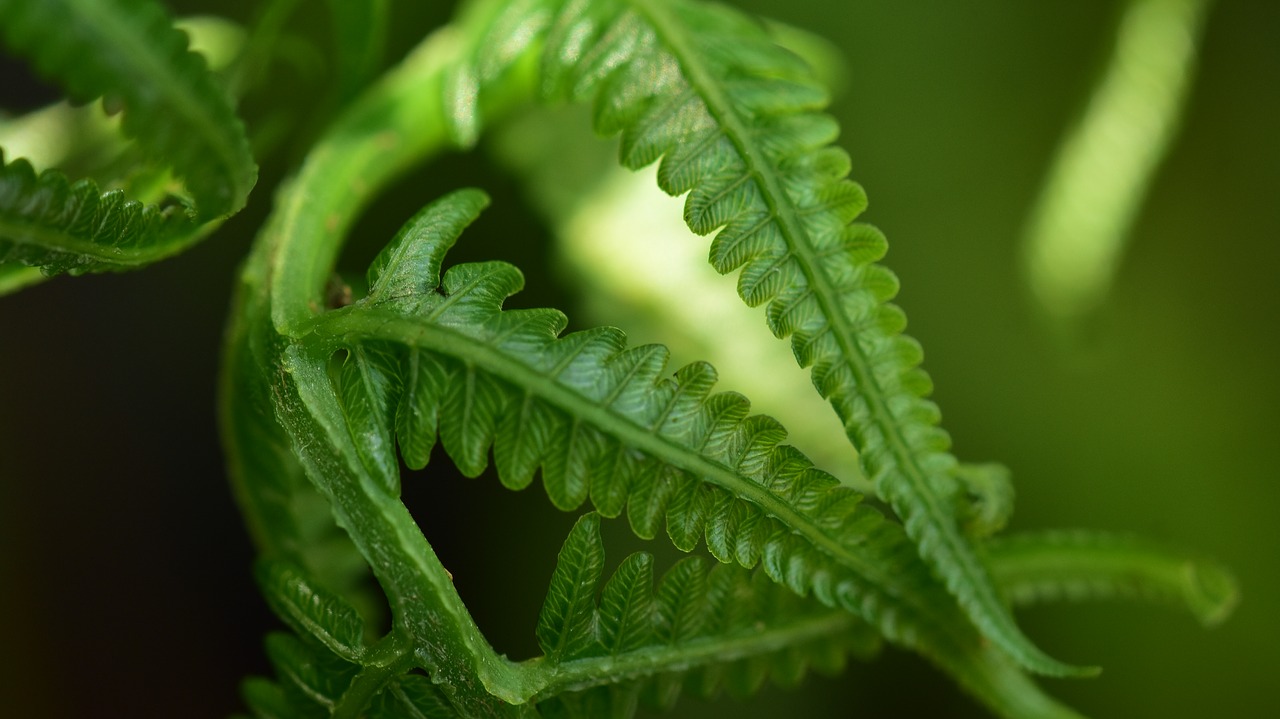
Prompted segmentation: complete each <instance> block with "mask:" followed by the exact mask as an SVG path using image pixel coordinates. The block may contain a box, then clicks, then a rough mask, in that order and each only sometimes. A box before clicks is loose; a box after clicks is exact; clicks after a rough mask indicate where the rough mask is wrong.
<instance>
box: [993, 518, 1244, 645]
mask: <svg viewBox="0 0 1280 719" xmlns="http://www.w3.org/2000/svg"><path fill="white" fill-rule="evenodd" d="M987 551H988V553H989V556H990V560H991V571H992V573H993V574H994V575H995V577H996V580H997V581H998V582H999V583H1000V587H1001V588H1002V589H1003V590H1004V592H1005V594H1007V595H1008V596H1009V598H1010V599H1011V600H1012V601H1014V602H1016V603H1019V604H1027V603H1032V602H1040V601H1047V600H1054V599H1067V600H1081V599H1095V598H1096V599H1106V598H1111V597H1121V598H1131V599H1147V600H1157V601H1165V602H1170V603H1174V604H1181V605H1183V606H1184V607H1186V609H1187V610H1188V611H1190V612H1191V614H1192V615H1193V616H1195V618H1196V619H1198V620H1199V621H1200V623H1201V624H1204V625H1205V626H1213V625H1215V624H1218V623H1220V622H1222V621H1223V620H1225V619H1226V618H1227V617H1228V616H1229V615H1230V614H1231V612H1232V610H1234V609H1235V606H1236V604H1237V603H1238V602H1239V600H1240V589H1239V586H1238V585H1237V584H1236V580H1235V577H1233V576H1232V575H1231V573H1230V572H1228V571H1227V570H1226V569H1225V568H1224V567H1222V566H1220V565H1218V564H1217V563H1214V562H1210V561H1207V560H1204V559H1196V558H1192V557H1189V556H1186V555H1184V554H1179V553H1177V552H1172V551H1170V550H1167V549H1163V548H1161V547H1159V546H1157V545H1155V544H1153V543H1151V542H1147V541H1143V540H1140V539H1136V538H1134V537H1125V536H1118V535H1114V534H1107V533H1104V532H1094V531H1084V530H1077V531H1056V532H1037V533H1034V534H1012V535H1006V536H1003V537H999V538H996V539H993V540H991V541H990V542H989V543H988V544H987Z"/></svg>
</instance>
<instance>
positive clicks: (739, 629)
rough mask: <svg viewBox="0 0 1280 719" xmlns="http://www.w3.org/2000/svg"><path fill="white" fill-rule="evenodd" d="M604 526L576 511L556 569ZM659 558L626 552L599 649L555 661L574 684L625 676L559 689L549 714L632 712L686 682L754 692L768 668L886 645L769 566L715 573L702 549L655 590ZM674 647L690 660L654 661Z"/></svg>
mask: <svg viewBox="0 0 1280 719" xmlns="http://www.w3.org/2000/svg"><path fill="white" fill-rule="evenodd" d="M599 528H600V521H599V518H598V516H597V515H595V514H587V515H584V516H583V517H582V518H580V519H579V520H578V523H577V524H576V525H575V526H574V529H573V531H572V532H571V533H570V535H569V538H568V539H567V540H566V542H565V548H564V550H562V551H561V554H560V563H559V564H558V565H557V567H556V574H557V576H560V575H561V574H562V572H566V571H567V572H576V571H577V567H576V566H573V567H568V568H566V567H565V566H564V564H565V563H566V562H575V561H577V550H576V549H575V547H578V548H581V547H595V546H597V545H598V543H599V541H600V538H599ZM652 567H653V558H652V556H650V555H649V554H647V553H644V552H641V553H637V554H632V555H631V556H629V557H627V558H626V559H624V560H623V562H622V564H621V565H620V566H619V567H618V569H617V571H615V572H614V574H613V576H611V577H610V578H609V580H608V582H606V583H605V586H604V589H603V591H602V592H601V595H600V604H599V608H598V610H597V612H596V613H597V615H598V617H599V621H598V622H597V623H595V624H594V625H593V629H594V630H595V635H596V639H597V641H594V642H591V643H589V644H588V645H589V646H590V647H591V651H590V652H588V653H586V654H583V655H581V656H579V657H577V658H576V659H573V660H568V661H561V662H557V663H558V665H559V666H556V667H555V668H554V670H553V671H554V673H555V676H557V677H561V681H559V682H557V684H563V685H566V686H568V687H573V686H575V685H581V684H587V685H589V684H592V683H597V684H598V683H603V682H606V681H609V680H612V681H614V682H617V681H618V680H619V679H622V680H624V681H622V682H621V683H611V684H608V685H606V686H596V687H593V688H591V689H587V690H584V691H578V692H574V693H569V694H565V693H563V692H559V693H557V696H556V697H555V698H554V699H550V700H546V701H543V702H541V703H540V704H539V707H538V708H539V710H540V711H541V712H542V713H543V716H573V717H577V716H582V717H602V716H611V717H630V716H632V715H633V714H634V713H635V710H636V707H637V706H638V705H639V704H640V703H641V702H643V703H646V704H649V705H650V706H656V707H669V706H670V705H671V704H672V703H674V701H675V699H676V697H677V696H678V695H679V693H680V691H681V688H682V686H684V685H685V684H688V685H690V686H691V687H692V688H693V689H694V691H695V692H696V693H699V694H701V695H703V696H710V695H713V694H715V693H716V692H718V691H720V690H721V689H722V688H723V689H727V690H728V691H729V692H730V693H731V694H734V695H735V696H746V695H749V694H752V693H754V692H755V691H756V690H758V689H759V687H760V685H761V684H762V683H763V682H764V681H765V680H766V679H767V678H769V677H770V676H772V677H773V678H774V679H775V681H777V682H779V683H781V684H784V685H790V684H794V683H796V682H798V681H799V680H800V678H801V677H802V676H803V675H804V674H805V673H807V672H808V670H809V669H810V668H811V667H812V668H815V669H818V670H821V671H827V672H830V671H837V670H839V669H840V668H842V667H843V666H844V662H845V660H846V659H847V657H849V656H851V655H852V656H857V657H859V658H868V657H869V656H871V655H872V654H873V653H874V652H875V651H876V650H877V649H878V646H879V642H878V638H877V637H876V635H875V634H874V632H871V631H870V628H869V627H868V626H867V625H866V624H864V623H862V622H860V621H858V620H857V619H855V618H854V617H852V616H851V615H849V614H848V613H846V612H843V611H841V610H838V609H837V610H833V609H829V608H826V607H824V606H822V605H821V604H818V603H815V602H812V601H806V600H804V599H802V598H801V597H799V596H797V595H796V594H795V593H793V592H790V591H788V590H787V589H786V588H784V587H781V586H779V585H778V584H777V583H776V582H773V581H772V580H770V579H769V578H768V577H767V576H766V575H765V574H764V573H763V572H760V571H756V572H754V573H752V572H749V571H747V570H744V569H742V568H739V567H735V566H732V565H717V566H716V567H715V568H714V569H713V570H711V572H710V574H709V575H708V573H707V571H706V568H705V565H704V561H703V560H702V559H701V558H698V557H688V558H686V559H684V560H682V561H681V562H679V563H677V564H676V565H675V566H674V567H672V568H671V569H670V570H669V571H668V572H667V573H666V575H665V576H663V578H662V579H661V581H660V589H659V591H658V593H657V595H656V596H655V595H654V593H653V574H652ZM591 574H592V579H593V582H592V583H591V585H590V587H589V589H590V590H591V591H590V592H589V594H588V595H587V596H590V597H594V594H595V592H594V589H595V587H596V585H597V584H598V583H599V580H600V578H601V577H600V570H599V566H598V565H595V567H594V568H593V569H592V571H591ZM556 589H557V587H556V580H554V579H553V582H552V590H551V592H549V593H548V606H552V605H556V606H558V605H559V604H560V603H561V601H562V600H561V599H560V598H559V597H558V596H557V594H556ZM591 606H592V607H594V600H593V601H592V605H591ZM545 611H546V610H544V612H545ZM556 611H558V610H556ZM587 615H588V612H586V611H585V610H584V611H583V616H587ZM676 652H678V653H680V654H681V656H683V659H682V660H681V662H680V664H682V665H683V667H684V668H683V669H681V670H678V671H663V672H656V671H655V669H656V668H657V667H661V666H669V665H666V664H664V663H663V662H662V657H663V656H665V655H666V654H667V653H676ZM548 659H549V660H551V661H553V662H555V661H556V660H555V659H552V658H551V657H550V656H548ZM547 691H548V692H549V691H551V690H550V689H549V690H547Z"/></svg>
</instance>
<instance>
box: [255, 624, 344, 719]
mask: <svg viewBox="0 0 1280 719" xmlns="http://www.w3.org/2000/svg"><path fill="white" fill-rule="evenodd" d="M266 648H267V658H268V659H270V660H271V665H272V667H273V668H274V669H275V671H276V675H277V676H279V677H280V678H281V680H282V681H281V683H280V688H281V690H282V692H283V694H284V697H285V700H286V701H288V702H289V705H290V707H291V708H292V710H293V712H294V714H293V716H297V717H309V716H315V717H328V716H330V714H331V712H332V711H333V707H334V705H336V704H337V703H338V700H339V699H340V698H341V697H342V694H343V692H344V691H345V690H346V689H347V687H348V686H350V685H351V680H352V679H354V678H355V676H356V673H357V672H358V671H359V667H358V666H357V665H355V664H351V663H349V662H346V661H343V660H342V659H339V658H338V657H336V656H334V655H333V654H331V653H329V652H327V651H325V650H324V648H323V647H317V646H315V645H309V644H307V643H305V642H303V641H301V640H299V639H298V638H297V637H294V636H293V635H290V634H282V633H278V632H276V633H272V634H269V635H267V642H266Z"/></svg>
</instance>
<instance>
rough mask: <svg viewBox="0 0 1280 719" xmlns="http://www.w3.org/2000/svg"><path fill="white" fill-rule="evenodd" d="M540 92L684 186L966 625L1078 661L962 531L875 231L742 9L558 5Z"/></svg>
mask: <svg viewBox="0 0 1280 719" xmlns="http://www.w3.org/2000/svg"><path fill="white" fill-rule="evenodd" d="M546 58H547V69H546V73H545V86H546V90H547V92H548V94H550V95H559V94H565V95H569V96H571V97H573V98H577V99H591V100H592V101H593V102H594V106H595V122H596V127H597V129H598V130H600V131H601V132H603V133H605V134H615V133H620V134H621V161H622V163H623V164H624V165H626V166H628V167H633V168H638V167H642V166H645V165H648V164H650V163H652V162H654V161H657V160H658V159H660V158H661V160H662V163H661V165H660V166H659V169H658V182H659V184H660V185H661V187H662V189H663V190H665V191H667V192H668V193H670V194H673V195H679V194H683V193H688V197H687V199H686V201H685V220H686V222H687V223H688V225H689V227H690V228H691V229H693V230H694V231H695V232H697V233H700V234H708V233H711V232H715V231H716V230H719V233H718V234H717V235H716V237H715V240H714V241H713V243H712V245H711V263H712V264H713V265H714V266H715V267H716V269H717V270H719V271H720V272H722V273H727V272H731V271H733V270H735V269H739V268H740V269H741V274H740V276H739V281H738V290H739V293H740V294H741V295H742V298H743V299H744V300H745V301H746V302H747V303H748V304H750V305H753V306H755V305H762V304H767V305H768V312H767V316H768V324H769V327H770V329H771V330H772V331H773V332H774V334H776V335H777V336H778V337H783V338H785V337H790V338H791V342H792V346H793V349H794V350H795V355H796V358H797V360H798V361H799V363H800V365H801V366H806V367H808V366H812V368H813V382H814V385H815V386H816V387H817V389H818V391H819V392H821V393H822V395H823V396H824V397H826V398H827V399H828V400H829V401H830V402H831V404H832V405H833V406H834V408H835V409H836V412H837V414H838V415H839V416H840V419H841V421H842V422H844V425H845V428H846V431H847V433H848V435H849V437H850V439H851V440H852V441H853V442H854V444H855V446H856V447H857V448H858V451H859V453H860V457H861V461H862V462H863V463H864V468H865V470H866V474H867V476H869V477H871V478H873V480H874V481H875V483H876V488H877V491H878V493H879V494H880V495H881V496H883V497H884V498H885V499H886V500H888V501H889V502H890V503H891V504H892V506H893V508H894V510H895V511H896V512H897V513H898V515H899V516H901V517H902V519H903V523H904V525H905V526H906V529H907V533H908V535H909V536H910V537H911V538H912V540H914V541H915V543H916V545H917V546H918V548H919V551H920V554H921V556H922V557H924V559H925V560H926V561H927V562H928V564H929V565H930V567H931V568H932V569H933V570H934V571H935V572H936V573H937V575H938V576H939V577H940V578H942V579H943V580H944V581H945V583H946V586H947V588H948V589H949V590H950V591H951V592H952V593H953V594H954V595H955V596H956V597H957V599H958V600H959V602H960V604H961V606H963V607H964V609H965V610H966V612H967V613H968V614H969V616H970V618H971V619H972V620H973V621H974V623H975V624H976V625H977V626H978V627H979V628H980V629H981V630H982V632H983V633H984V634H985V635H987V636H988V637H989V638H990V639H991V640H992V641H994V642H996V643H997V644H998V645H999V646H1000V647H1001V648H1002V649H1004V650H1005V651H1007V652H1008V653H1009V654H1010V655H1011V656H1012V657H1014V658H1015V659H1016V660H1017V661H1018V662H1019V663H1021V664H1022V665H1024V666H1025V667H1027V668H1029V669H1032V670H1034V671H1037V672H1041V673H1045V674H1051V675H1080V674H1088V673H1091V672H1092V671H1093V670H1090V669H1081V668H1076V667H1071V666H1069V665H1066V664H1063V663H1061V662H1059V661H1056V660H1054V659H1052V658H1051V657H1048V656H1047V655H1045V654H1044V653H1043V652H1041V651H1040V650H1039V649H1038V648H1036V647H1035V645H1033V644H1032V643H1031V642H1030V640H1028V639H1027V638H1026V637H1025V636H1024V635H1023V634H1022V632H1021V631H1020V630H1019V628H1018V627H1017V625H1016V624H1015V623H1014V621H1013V618H1012V616H1011V615H1010V613H1009V611H1008V609H1007V607H1006V606H1005V605H1004V603H1003V600H1002V598H1001V597H1000V596H999V593H998V592H997V591H996V588H995V584H994V582H993V581H992V579H991V577H990V574H989V572H988V570H987V568H986V566H985V565H984V564H983V563H982V561H981V560H980V558H979V556H978V554H977V552H976V551H975V550H974V547H973V546H972V544H971V543H970V541H969V539H968V538H967V537H966V536H965V534H964V533H963V532H962V530H961V526H960V524H961V523H960V521H959V519H958V516H957V515H958V514H960V513H961V508H962V504H963V503H962V496H961V488H960V486H959V483H958V482H957V480H956V478H955V476H954V474H955V471H956V461H955V459H954V457H952V455H951V454H949V452H948V449H949V446H950V439H949V437H948V436H947V434H946V433H945V432H944V431H942V430H941V429H940V428H939V427H938V421H939V412H938V409H937V407H936V405H934V404H933V403H932V402H930V401H928V400H926V399H924V397H925V396H926V395H927V394H929V392H930V391H931V389H932V384H931V382H930V380H929V377H928V375H927V374H925V373H924V371H923V370H921V369H920V368H919V364H920V362H921V359H922V356H923V355H922V352H921V350H920V346H919V345H918V344H917V343H916V342H915V341H914V340H912V339H911V338H909V337H906V336H905V335H903V334H902V330H903V328H904V326H905V324H906V322H905V318H904V315H903V313H902V311H901V310H899V309H898V308H896V307H895V306H893V305H891V304H887V303H888V301H889V300H890V299H892V297H893V296H894V295H895V294H896V293H897V290H898V282H897V279H896V278H895V277H894V275H893V273H892V272H890V271H889V270H887V269H885V268H884V267H882V266H880V265H877V264H875V262H876V261H877V260H879V259H880V258H881V256H883V255H884V253H885V249H886V244H885V240H884V237H883V236H882V235H881V234H880V233H879V232H878V231H877V230H875V229H874V228H872V227H869V226H866V225H859V224H850V223H851V222H852V221H853V220H854V219H855V218H856V217H857V216H858V215H859V214H860V213H861V212H862V211H863V209H864V208H865V207H866V197H865V195H864V194H863V191H862V189H861V188H860V187H858V186H857V185H855V184H854V183H852V182H850V181H849V180H848V179H846V176H847V175H848V172H849V158H848V156H847V155H846V154H845V153H844V151H842V150H840V149H838V148H835V147H831V146H830V143H831V142H832V141H833V140H834V139H835V137H836V134H837V132H838V128H837V126H836V123H835V121H834V120H833V119H832V118H831V117H830V116H827V115H824V114H821V113H820V112H818V110H819V109H820V108H821V107H822V106H823V105H824V104H825V102H826V96H825V93H824V92H823V91H822V89H821V88H820V87H818V86H817V85H816V84H815V82H814V80H813V79H812V73H811V72H810V71H809V70H808V68H807V67H806V66H805V64H804V62H803V61H801V60H800V59H799V58H797V57H796V56H794V55H792V54H790V53H788V52H787V51H785V50H783V49H781V48H779V47H778V46H776V45H774V44H773V42H772V41H771V39H770V38H769V36H768V34H767V33H766V32H765V31H764V30H763V29H762V28H761V27H760V26H758V25H757V24H756V23H755V22H754V21H752V20H750V19H749V18H746V17H745V16H742V15H740V14H738V13H736V12H734V11H731V10H728V9H726V8H723V7H720V6H714V5H709V4H703V3H693V2H685V1H684V0H595V1H585V0H584V1H578V0H569V2H566V3H565V4H564V8H563V10H562V12H561V13H560V15H559V16H558V17H557V19H556V21H555V23H554V24H553V26H552V28H551V30H550V35H549V39H548V43H547V52H546Z"/></svg>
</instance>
